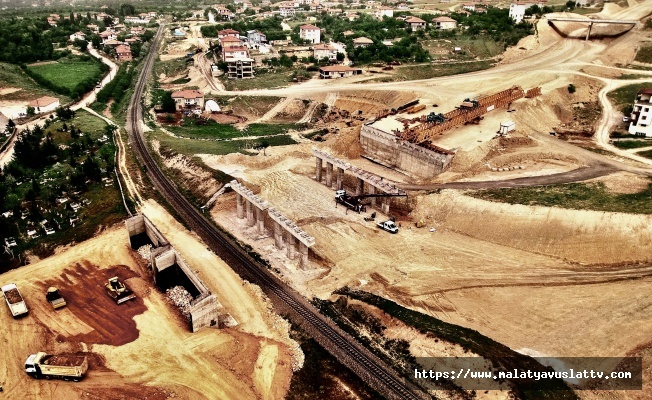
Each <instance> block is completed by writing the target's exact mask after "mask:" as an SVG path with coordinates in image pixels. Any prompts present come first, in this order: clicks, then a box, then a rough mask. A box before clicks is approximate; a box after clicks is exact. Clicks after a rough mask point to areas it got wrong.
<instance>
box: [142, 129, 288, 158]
mask: <svg viewBox="0 0 652 400" xmlns="http://www.w3.org/2000/svg"><path fill="white" fill-rule="evenodd" d="M148 135H149V138H150V139H156V140H158V141H159V142H160V143H161V145H163V146H165V147H168V148H170V149H171V150H173V151H176V152H178V153H181V154H185V155H187V156H194V155H195V154H216V155H223V154H230V153H246V154H250V153H247V150H249V149H252V148H254V147H257V146H259V145H260V143H261V140H257V139H254V140H246V139H244V140H223V141H214V140H188V139H177V138H174V137H171V136H170V135H166V134H164V133H163V132H161V131H158V130H157V131H153V132H150V133H148ZM264 140H265V142H267V143H268V144H269V145H270V146H285V145H289V144H296V142H295V141H294V140H293V139H292V138H291V137H290V136H289V135H279V136H271V137H267V138H265V139H264Z"/></svg>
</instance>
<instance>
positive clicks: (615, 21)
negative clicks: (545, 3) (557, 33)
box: [548, 17, 638, 40]
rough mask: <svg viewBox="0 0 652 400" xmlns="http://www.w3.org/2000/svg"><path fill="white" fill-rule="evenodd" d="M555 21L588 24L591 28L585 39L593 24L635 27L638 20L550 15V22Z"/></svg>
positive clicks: (589, 34) (588, 35)
mask: <svg viewBox="0 0 652 400" xmlns="http://www.w3.org/2000/svg"><path fill="white" fill-rule="evenodd" d="M553 22H578V23H581V24H588V25H589V30H588V31H587V32H586V38H585V40H589V38H590V37H591V29H592V28H593V24H607V25H609V24H614V25H631V27H630V29H631V28H633V27H634V26H635V25H636V24H637V23H638V21H637V20H635V19H589V18H566V17H548V24H549V25H553Z"/></svg>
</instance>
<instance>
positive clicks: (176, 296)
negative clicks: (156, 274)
mask: <svg viewBox="0 0 652 400" xmlns="http://www.w3.org/2000/svg"><path fill="white" fill-rule="evenodd" d="M165 295H166V296H167V298H168V300H169V301H170V302H171V303H172V304H174V305H175V306H176V307H177V308H179V310H180V311H181V314H183V316H184V317H186V319H190V302H191V301H192V295H191V294H190V293H188V291H187V290H186V289H184V287H183V286H175V287H173V288H171V289H168V290H166V291H165Z"/></svg>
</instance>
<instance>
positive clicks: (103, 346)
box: [0, 1, 652, 400]
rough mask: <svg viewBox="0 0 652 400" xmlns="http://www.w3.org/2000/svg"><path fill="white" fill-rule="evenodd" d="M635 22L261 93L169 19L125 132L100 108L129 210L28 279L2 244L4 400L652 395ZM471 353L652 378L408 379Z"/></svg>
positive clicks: (587, 20)
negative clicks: (111, 127)
mask: <svg viewBox="0 0 652 400" xmlns="http://www.w3.org/2000/svg"><path fill="white" fill-rule="evenodd" d="M621 3H622V2H621ZM621 3H618V4H616V3H605V4H604V5H601V6H600V8H599V9H597V8H596V9H595V13H591V15H590V17H587V16H586V14H587V13H588V12H589V10H593V8H590V9H584V8H582V9H580V11H581V12H582V13H581V14H580V13H573V12H570V11H568V12H551V13H547V14H544V15H545V16H546V17H545V18H544V17H540V18H538V19H532V20H531V21H530V22H531V23H532V24H533V26H534V27H535V29H534V31H533V32H534V33H533V34H531V35H528V36H525V37H523V38H521V39H520V40H519V41H518V43H517V44H516V45H513V46H505V47H506V49H505V50H504V52H502V53H501V54H500V56H499V57H495V59H492V64H491V66H490V67H487V68H483V69H480V70H477V71H475V72H469V73H460V74H455V75H443V76H438V75H437V74H435V75H433V76H432V77H426V78H423V77H421V78H419V79H416V78H415V79H407V78H405V76H406V75H401V74H404V73H405V72H404V71H407V70H408V68H416V69H419V68H423V69H427V68H431V67H432V65H431V64H430V63H425V64H424V63H416V62H415V63H414V65H411V66H407V67H406V66H398V65H397V63H393V64H391V63H384V64H382V65H381V66H377V65H375V64H373V63H371V64H369V65H366V64H363V66H361V67H359V66H358V65H356V68H355V71H361V72H360V73H357V72H356V73H355V74H352V75H350V76H347V75H345V73H344V72H342V74H343V75H342V77H340V78H338V79H320V78H318V77H313V78H312V79H306V80H305V81H303V80H302V79H298V78H296V77H294V78H293V79H294V80H291V81H290V82H289V83H288V84H287V85H285V86H283V87H272V86H270V87H253V88H250V89H249V90H245V89H239V88H238V87H237V86H236V87H235V88H234V87H231V86H229V85H235V84H234V83H232V82H231V81H229V80H227V77H226V75H227V73H225V74H224V75H225V77H224V78H221V76H222V75H221V74H219V73H218V72H215V70H216V69H217V66H216V65H215V64H214V65H211V59H213V60H214V59H215V58H214V57H215V56H214V55H212V54H210V52H216V53H217V52H218V50H216V48H215V47H213V44H212V40H213V39H215V40H217V38H209V37H204V35H203V34H202V32H205V30H202V29H201V28H202V26H204V25H211V24H213V23H212V22H207V21H204V20H203V19H202V18H204V17H203V15H204V14H203V13H199V14H201V15H199V14H197V15H193V18H188V19H187V20H184V21H186V22H184V23H183V24H181V25H179V27H176V25H174V24H175V23H176V22H178V21H177V20H176V19H175V20H173V18H172V17H170V16H167V17H160V18H159V19H158V23H159V25H157V26H148V29H150V30H151V31H152V34H153V38H152V41H151V43H150V44H149V45H148V46H149V51H148V53H146V54H145V55H143V56H142V59H141V61H140V63H141V64H139V68H138V69H137V70H136V71H137V73H136V74H135V75H134V76H135V77H134V82H133V93H132V92H131V91H129V95H130V96H132V97H131V98H130V102H129V105H128V107H127V108H126V111H125V113H124V115H123V117H124V120H123V123H119V122H118V121H122V119H118V117H116V116H114V115H112V113H111V112H110V111H109V109H110V107H106V108H105V110H104V111H103V112H101V113H100V112H95V111H93V110H90V109H89V110H90V111H85V112H88V113H89V115H90V114H91V113H93V117H94V118H95V117H97V118H101V119H102V120H104V121H107V124H110V123H111V121H114V122H115V125H116V126H117V128H116V130H115V131H114V133H112V136H111V139H112V140H113V141H114V142H115V146H116V154H115V174H114V175H115V184H116V187H117V190H116V193H117V194H118V195H119V196H120V197H119V199H118V200H119V201H118V202H119V203H120V205H119V207H120V208H119V209H120V210H121V212H120V213H119V215H118V216H117V217H116V218H114V219H113V220H112V223H107V224H100V225H98V226H96V227H94V229H92V235H90V237H89V238H85V239H84V240H82V241H70V242H69V243H65V244H60V245H58V246H57V247H56V248H54V249H53V250H52V251H51V252H50V253H49V254H47V256H41V255H40V254H41V253H38V252H37V251H35V250H30V251H27V252H25V253H24V254H23V255H21V257H23V259H24V260H23V259H21V260H20V263H19V262H17V261H13V259H14V258H15V256H14V254H13V252H14V251H17V250H16V248H17V247H18V246H17V245H16V244H15V243H16V239H15V238H14V237H7V238H5V237H2V239H4V249H5V252H11V253H12V254H11V256H12V257H11V259H12V262H13V263H14V264H12V267H11V268H9V267H7V268H4V267H3V269H0V286H1V288H2V292H3V297H4V299H5V303H6V307H4V306H3V307H0V319H2V323H0V338H2V342H3V348H4V349H6V351H5V352H4V354H3V357H0V388H1V389H2V391H0V397H2V396H5V397H7V398H29V399H38V398H52V399H69V398H84V399H85V398H89V399H136V398H137V399H141V398H142V399H145V398H147V399H169V398H182V399H265V400H268V399H302V398H320V399H321V398H323V399H377V398H378V399H379V398H387V399H433V398H445V399H473V398H477V399H539V398H551V399H557V398H560V399H561V398H564V399H606V398H610V399H612V398H613V399H622V400H625V399H647V398H651V397H652V387H651V386H650V379H651V378H652V370H651V369H650V368H649V365H650V363H651V362H652V342H651V341H650V336H651V335H652V324H651V323H650V322H652V316H651V315H650V312H649V309H650V307H651V306H652V300H651V299H652V289H651V288H652V285H650V283H651V279H652V258H651V257H650V254H652V218H651V217H650V215H652V203H651V202H650V190H651V189H650V188H651V187H652V186H650V185H651V184H652V181H650V176H652V158H650V157H648V155H649V154H650V153H649V151H650V150H649V149H648V146H649V147H650V148H652V143H649V142H648V141H647V140H648V139H646V137H645V136H644V135H643V136H640V135H639V136H635V135H628V134H626V133H623V132H626V131H627V129H628V127H629V123H630V118H631V119H636V118H641V115H643V114H641V113H643V112H644V111H642V110H639V109H638V108H633V109H631V110H630V111H625V112H623V110H626V109H627V108H626V107H625V106H626V105H629V104H630V103H631V104H634V107H639V106H640V107H644V106H645V105H644V104H643V105H642V106H641V104H642V103H641V101H642V100H641V99H642V98H643V97H641V93H643V94H645V93H647V92H645V90H646V89H652V70H650V66H651V65H652V64H647V63H642V62H638V61H636V60H635V58H636V54H637V52H638V51H639V50H641V49H642V48H645V47H644V46H645V44H641V43H647V42H650V41H651V40H652V34H651V33H650V32H652V30H650V28H649V27H650V26H651V24H652V22H650V21H652V20H651V19H650V15H652V2H646V1H629V2H625V3H622V4H621ZM518 4H520V2H519V3H518ZM421 6H423V7H424V9H423V10H422V11H423V12H426V11H428V10H430V9H428V8H427V7H426V6H425V5H419V7H421ZM455 6H457V4H454V5H452V6H451V7H455ZM213 7H217V6H212V7H210V8H209V9H207V12H213V11H211V10H213ZM542 7H543V6H542ZM595 7H597V6H595ZM217 8H219V9H220V10H221V9H222V8H221V7H217ZM424 10H425V11H424ZM474 12H475V11H474ZM593 14H595V15H593ZM428 15H429V14H428ZM211 16H212V14H211ZM168 17H169V18H168ZM174 18H177V17H176V16H175V17H174ZM206 18H208V17H206ZM381 19H382V18H381ZM285 21H286V20H284V23H285ZM294 21H295V20H294V19H292V21H291V22H294ZM441 21H444V20H441ZM441 21H440V22H441ZM444 22H445V21H444ZM448 22H450V21H448ZM416 23H418V21H417V22H416ZM306 26H308V27H310V26H312V25H301V26H300V27H299V28H297V30H298V31H299V30H301V31H302V30H303V29H304V28H305V27H306ZM220 27H221V26H220ZM288 27H289V28H291V29H294V26H293V25H292V27H290V25H288ZM236 28H237V27H236ZM225 29H226V28H225ZM308 29H310V28H308ZM227 30H232V27H231V26H230V25H229V27H228V29H227ZM317 31H319V28H317ZM220 32H221V33H220V35H222V37H220V38H219V39H224V37H228V36H224V35H226V34H228V32H226V33H225V31H220ZM248 32H249V31H248ZM236 33H237V31H236ZM258 33H260V32H258ZM322 33H323V32H322ZM352 33H353V32H352ZM287 36H288V37H290V34H289V33H288V35H287ZM238 39H239V38H238ZM229 40H232V41H234V39H228V40H226V41H224V42H225V43H227V42H228V41H229ZM249 40H250V41H251V40H252V39H249ZM295 40H296V39H295ZM279 41H281V42H283V41H282V40H279ZM434 41H435V42H437V40H434ZM248 43H249V44H250V42H248ZM329 43H331V44H330V46H338V45H339V44H338V43H335V41H331V42H329ZM438 43H439V42H438ZM442 43H444V42H443V41H442ZM249 44H248V45H249ZM440 44H441V43H440ZM224 46H226V45H224ZM275 46H276V44H275ZM437 46H439V44H437ZM295 47H297V48H290V47H288V48H286V49H285V50H283V52H281V53H278V52H277V54H283V55H285V53H284V52H285V51H287V52H288V53H287V54H290V52H294V53H292V54H299V56H298V57H297V58H298V59H301V54H303V53H301V52H305V53H306V54H309V53H310V52H313V51H314V49H313V48H312V47H310V48H308V47H306V48H305V49H304V48H299V47H300V46H295ZM225 48H226V47H225ZM225 48H220V51H222V52H224V51H226V50H225ZM324 48H325V49H327V48H328V46H326V47H324ZM438 48H439V47H438ZM197 49H199V50H197ZM226 49H228V48H226ZM257 50H260V47H258V48H257ZM346 50H347V51H349V52H350V53H353V51H352V50H351V49H348V48H347V49H346ZM317 51H319V48H318V49H317ZM207 53H209V54H208V55H207ZM252 53H253V52H252ZM261 54H263V53H262V52H261V53H260V54H259V53H257V52H256V53H255V56H252V58H251V61H250V62H251V63H252V65H256V66H257V68H260V65H258V64H256V62H258V63H259V64H260V60H259V59H257V58H256V57H259V56H261ZM272 54H274V53H272ZM211 57H212V58H211ZM279 57H280V56H279ZM286 57H287V56H286ZM288 59H289V58H288ZM175 60H176V61H175ZM179 60H180V61H179ZM225 60H226V58H225ZM247 60H249V59H247ZM339 61H342V60H339ZM175 62H176V64H175ZM348 62H349V59H348V56H347V58H346V61H345V62H342V65H341V66H340V65H339V64H338V65H337V66H338V67H342V68H340V69H337V68H336V66H335V65H331V68H330V69H325V71H327V72H328V71H330V70H336V69H337V70H338V71H339V70H342V71H345V72H346V71H348V70H346V68H348V69H350V70H353V69H354V68H352V65H353V64H347V65H345V63H348ZM466 62H475V61H473V60H471V61H464V62H463V63H466ZM432 64H433V65H436V63H432ZM264 65H266V66H267V67H269V68H271V67H270V65H271V64H264ZM172 67H174V68H177V70H174V68H172ZM344 67H346V68H344ZM438 67H439V66H437V68H438ZM231 68H233V66H231ZM343 68H344V69H343ZM358 68H359V69H358ZM172 70H174V71H175V72H170V71H172ZM272 71H273V70H272ZM266 73H267V74H268V75H267V76H268V77H269V76H270V75H272V74H273V72H266ZM264 74H265V73H261V74H260V75H261V76H265V75H264ZM320 74H323V71H321V72H320ZM236 75H237V74H236ZM251 75H253V73H251ZM218 77H220V79H218ZM259 78H260V77H252V78H250V79H251V81H252V82H259V81H256V79H259ZM228 79H230V78H228ZM270 79H271V78H270ZM243 80H245V79H243ZM179 82H182V83H179ZM225 82H226V83H225ZM252 85H253V84H252ZM166 90H169V91H171V92H172V93H171V95H170V101H171V102H172V103H174V104H172V110H173V111H165V110H164V106H163V104H162V103H163V102H164V101H165V100H161V98H164V97H165V95H164V94H161V93H162V92H164V91H166ZM179 93H181V95H179ZM623 93H624V94H623ZM632 93H633V97H631V96H630V94H632ZM175 96H176V97H175ZM179 96H181V97H179ZM189 96H190V97H189ZM194 96H196V97H194ZM627 96H630V97H631V98H630V97H627ZM636 96H638V97H636ZM199 98H201V104H202V107H198V108H191V107H190V106H189V104H191V105H193V106H194V104H195V103H194V102H195V101H196V99H199ZM143 99H144V101H143ZM623 99H625V100H623ZM157 101H159V103H157ZM204 101H205V103H204ZM209 101H212V103H211V106H210V107H208V102H209ZM637 101H638V103H636V102H637ZM635 103H636V104H635ZM639 103H641V104H639ZM204 104H206V105H207V106H206V107H203V106H204ZM86 108H87V107H86V106H84V109H86ZM95 114H97V115H95ZM120 118H122V117H120ZM211 129H212V130H211ZM59 132H62V131H59ZM270 132H271V133H270ZM47 140H48V139H43V141H44V142H46V141H47ZM107 140H108V139H107ZM625 141H632V142H636V144H635V145H632V144H622V143H623V142H625ZM628 146H631V147H628ZM18 151H20V148H18ZM92 151H94V150H92V148H89V150H88V153H89V154H91V152H92ZM646 154H647V155H646ZM0 159H1V158H0ZM111 179H113V178H111ZM106 185H109V184H108V183H106ZM109 186H110V185H109ZM65 195H66V196H68V197H71V198H73V200H71V201H70V202H71V203H72V202H77V200H75V199H74V196H75V194H74V193H73V192H72V191H70V193H66V194H65ZM57 196H59V195H57ZM55 197H56V196H55ZM63 197H64V195H61V196H59V197H57V199H58V198H63ZM55 201H58V202H60V203H61V204H63V203H65V201H68V200H65V201H64V200H61V201H59V200H55ZM93 201H96V202H98V201H99V200H98V199H95V200H93ZM75 204H76V203H75ZM80 204H83V203H81V201H80ZM85 207H90V205H88V204H87V205H86V206H85ZM3 211H4V210H3ZM11 211H12V212H13V213H15V214H16V216H17V217H19V216H21V209H20V207H18V208H17V209H16V211H14V210H11ZM74 211H75V212H77V210H74ZM24 214H26V212H25V213H24ZM3 215H4V214H3ZM12 215H13V214H12ZM66 215H67V214H66ZM76 215H77V216H80V217H81V220H84V219H87V220H90V218H91V216H90V215H86V216H85V215H83V214H82V213H81V212H80V213H77V214H76ZM5 218H7V219H8V218H9V217H7V216H5ZM29 218H31V217H29ZM71 218H72V217H71ZM23 219H24V218H23ZM71 221H72V219H71ZM47 222H48V221H47V220H45V222H44V223H43V224H41V226H42V228H43V232H45V237H46V238H47V237H48V236H49V235H50V234H49V233H47V230H46V226H47ZM72 226H73V227H74V225H72ZM21 227H22V225H21ZM21 229H22V228H21ZM71 229H73V228H71ZM5 236H8V235H5ZM29 237H30V239H29V240H36V239H32V235H29ZM52 237H55V238H56V237H57V236H52ZM12 240H13V242H12ZM26 241H27V239H25V238H23V237H22V236H21V237H18V242H19V243H22V242H26ZM11 243H14V244H13V245H12V244H11ZM0 244H1V243H0ZM7 254H9V253H7ZM8 258H9V257H8ZM19 264H20V265H19ZM7 265H9V264H7ZM466 357H470V358H473V363H474V364H473V365H474V368H479V369H484V370H487V371H492V373H494V372H496V373H497V371H503V372H504V371H512V370H520V369H532V370H536V371H539V370H540V371H544V370H547V369H546V368H551V369H555V370H558V371H559V369H558V367H559V365H560V363H561V366H562V367H563V368H575V369H578V368H580V364H573V363H574V362H576V360H570V358H576V359H581V358H594V359H596V360H597V361H595V362H596V369H601V370H603V371H605V373H611V372H614V371H616V372H628V371H630V369H631V370H632V371H634V370H636V368H639V369H638V370H637V371H638V372H637V373H638V374H639V378H638V380H634V381H633V382H634V383H632V385H633V386H632V387H628V389H632V390H616V389H614V386H609V385H607V384H605V383H604V382H600V381H598V380H581V379H580V380H579V381H578V380H569V379H566V380H564V379H561V378H558V379H557V378H555V379H551V381H550V382H549V386H545V387H544V386H537V385H538V383H532V382H522V381H519V380H518V379H504V380H500V382H499V383H498V384H497V386H495V387H483V386H481V385H480V386H477V385H476V386H473V385H470V386H469V385H466V384H463V383H460V382H457V381H456V380H455V378H451V379H448V378H447V379H443V380H442V381H437V382H432V381H431V382H427V383H424V382H423V381H421V380H419V379H417V378H416V377H415V376H414V371H418V370H420V369H423V370H425V369H427V368H429V367H428V365H429V364H427V363H426V361H427V360H426V359H433V358H449V359H465V358H466ZM543 358H547V359H553V361H551V362H550V363H549V364H545V361H541V360H542V359H543ZM562 359H563V362H562V361H560V360H562ZM424 360H426V361H424ZM577 362H579V361H577ZM564 363H566V364H564ZM636 363H638V364H636ZM637 366H638V367H637ZM68 381H74V382H68ZM636 385H638V386H636Z"/></svg>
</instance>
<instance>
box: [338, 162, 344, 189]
mask: <svg viewBox="0 0 652 400" xmlns="http://www.w3.org/2000/svg"><path fill="white" fill-rule="evenodd" d="M336 186H337V190H342V187H343V186H344V169H343V168H340V167H337V176H336Z"/></svg>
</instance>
